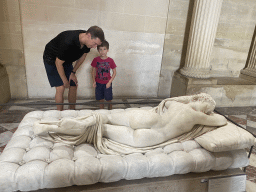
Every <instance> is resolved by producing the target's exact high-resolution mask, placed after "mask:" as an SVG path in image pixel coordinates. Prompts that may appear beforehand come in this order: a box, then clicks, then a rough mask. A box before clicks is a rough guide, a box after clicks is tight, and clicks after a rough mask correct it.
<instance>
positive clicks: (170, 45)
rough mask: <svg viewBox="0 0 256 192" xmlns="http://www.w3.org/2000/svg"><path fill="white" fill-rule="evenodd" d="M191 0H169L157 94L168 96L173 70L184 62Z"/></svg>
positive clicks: (190, 15)
mask: <svg viewBox="0 0 256 192" xmlns="http://www.w3.org/2000/svg"><path fill="white" fill-rule="evenodd" d="M192 10H193V1H190V0H170V4H169V11H168V19H167V27H166V31H165V41H164V52H163V60H162V66H161V74H160V81H159V89H158V96H159V97H169V96H170V92H171V84H172V78H173V74H174V72H175V71H176V70H177V69H178V68H179V67H180V66H181V65H182V64H184V62H185V54H186V48H187V41H188V34H189V27H190V22H191V17H192Z"/></svg>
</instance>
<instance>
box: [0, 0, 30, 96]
mask: <svg viewBox="0 0 256 192" xmlns="http://www.w3.org/2000/svg"><path fill="white" fill-rule="evenodd" d="M0 63H1V64H3V65H4V66H5V67H6V70H7V73H8V76H9V82H10V90H11V97H12V98H26V97H27V96H28V95H27V79H26V70H25V62H24V48H23V36H22V30H21V17H20V7H19V1H18V0H1V1H0Z"/></svg>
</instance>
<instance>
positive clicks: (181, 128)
mask: <svg viewBox="0 0 256 192" xmlns="http://www.w3.org/2000/svg"><path fill="white" fill-rule="evenodd" d="M215 105H216V104H215V101H214V100H213V99H212V98H211V96H210V95H208V94H205V93H201V94H198V95H192V96H182V97H174V98H168V99H165V100H163V101H162V102H161V103H160V104H159V105H158V106H157V107H155V108H152V109H150V110H145V109H130V110H125V111H123V112H120V113H110V114H107V115H105V114H98V113H92V114H91V115H88V116H84V117H78V118H73V119H72V118H64V119H62V120H60V121H51V122H36V123H35V125H34V132H35V134H37V135H42V134H49V135H50V136H51V138H54V139H55V140H56V141H66V142H69V141H70V142H71V144H80V143H82V142H88V143H94V145H95V144H96V143H98V145H100V146H102V145H103V146H104V144H102V143H103V142H102V138H107V139H109V140H112V141H114V142H117V143H120V144H123V145H127V146H131V147H135V148H143V147H150V146H154V145H158V144H161V143H163V142H166V141H168V140H171V139H174V138H176V137H178V136H180V135H183V134H186V133H189V132H190V131H191V130H192V128H193V127H194V126H195V125H198V124H199V125H206V126H223V125H225V124H226V123H227V120H226V118H225V117H223V116H221V115H219V114H215V113H213V110H214V108H215ZM96 145H97V144H96ZM98 148H100V147H98Z"/></svg>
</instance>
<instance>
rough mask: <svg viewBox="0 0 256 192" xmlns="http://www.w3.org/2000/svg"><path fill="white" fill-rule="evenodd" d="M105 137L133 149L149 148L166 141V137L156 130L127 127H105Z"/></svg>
mask: <svg viewBox="0 0 256 192" xmlns="http://www.w3.org/2000/svg"><path fill="white" fill-rule="evenodd" d="M103 136H104V137H107V138H109V139H112V140H114V141H116V142H119V143H122V144H126V145H129V146H133V147H147V146H152V145H156V144H159V143H162V142H164V141H166V138H165V135H164V134H163V133H161V131H159V130H155V129H135V130H134V129H132V128H130V127H126V126H116V125H109V124H105V125H104V131H103Z"/></svg>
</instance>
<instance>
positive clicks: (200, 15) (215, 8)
mask: <svg viewBox="0 0 256 192" xmlns="http://www.w3.org/2000/svg"><path fill="white" fill-rule="evenodd" d="M222 1H223V0H195V3H194V8H193V16H192V23H191V28H190V34H189V42H188V48H187V53H186V61H185V66H184V67H183V68H182V69H181V70H180V73H181V74H182V75H185V76H188V77H194V78H209V77H210V63H209V59H210V54H211V52H212V48H213V44H214V40H215V36H216V31H217V26H218V21H219V17H220V11H221V6H222Z"/></svg>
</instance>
